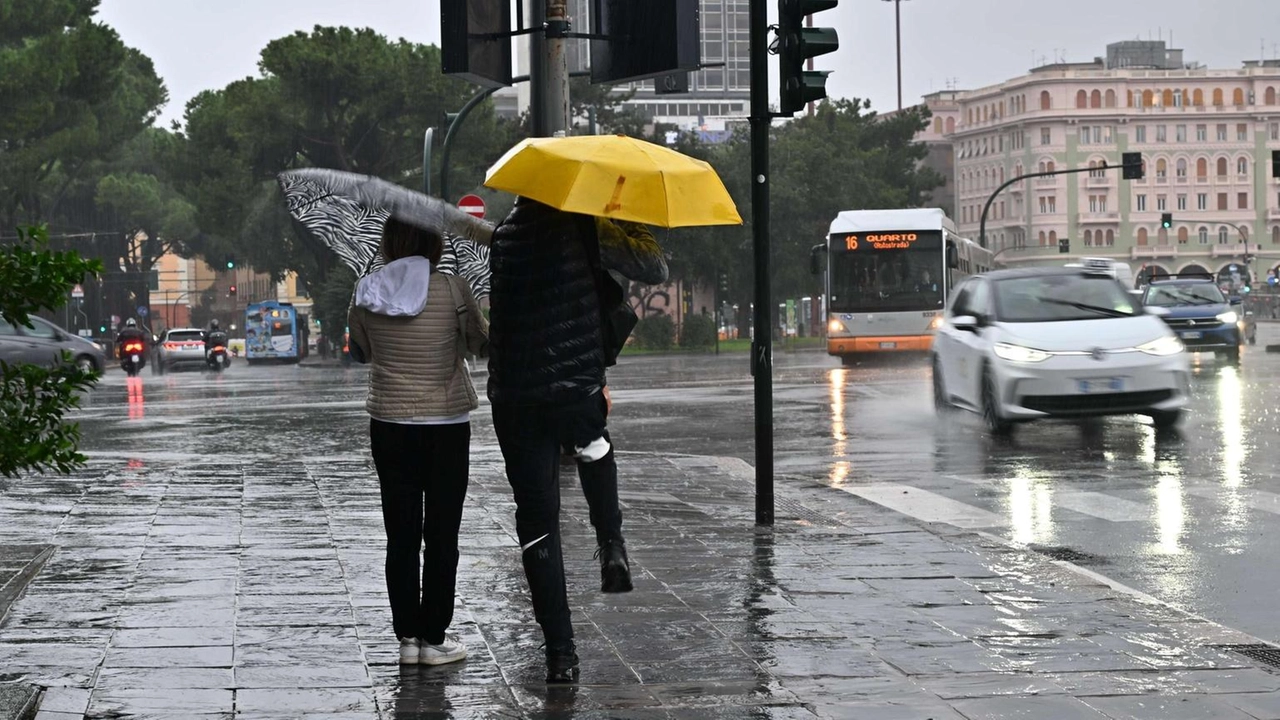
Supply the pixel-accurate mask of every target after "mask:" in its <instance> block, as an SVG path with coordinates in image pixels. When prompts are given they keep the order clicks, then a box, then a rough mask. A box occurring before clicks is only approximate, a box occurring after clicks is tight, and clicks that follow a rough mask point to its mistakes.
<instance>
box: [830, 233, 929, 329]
mask: <svg viewBox="0 0 1280 720" xmlns="http://www.w3.org/2000/svg"><path fill="white" fill-rule="evenodd" d="M882 238H906V239H903V240H890V241H882V240H881V239H882ZM943 272H944V267H943V252H942V233H941V232H940V231H937V230H918V231H903V232H893V233H887V232H886V233H859V234H857V235H833V236H832V237H831V244H830V269H829V273H828V274H829V277H830V283H831V287H830V292H831V306H830V308H831V311H832V312H842V313H857V312H869V311H870V312H894V311H904V310H940V309H942V307H943V306H944V305H945V304H946V297H945V294H946V288H945V286H944V283H943Z"/></svg>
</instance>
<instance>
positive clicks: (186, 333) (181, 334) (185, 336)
mask: <svg viewBox="0 0 1280 720" xmlns="http://www.w3.org/2000/svg"><path fill="white" fill-rule="evenodd" d="M196 340H204V336H203V335H202V334H201V332H200V331H199V330H173V331H171V332H170V333H169V334H168V336H166V337H165V341H166V342H193V341H196Z"/></svg>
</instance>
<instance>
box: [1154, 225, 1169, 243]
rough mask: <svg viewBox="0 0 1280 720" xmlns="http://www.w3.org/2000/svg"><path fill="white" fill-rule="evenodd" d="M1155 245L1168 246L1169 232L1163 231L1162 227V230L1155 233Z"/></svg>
mask: <svg viewBox="0 0 1280 720" xmlns="http://www.w3.org/2000/svg"><path fill="white" fill-rule="evenodd" d="M1156 244H1157V245H1168V244H1169V231H1168V230H1166V229H1164V228H1163V227H1162V228H1160V230H1159V231H1158V232H1157V233H1156Z"/></svg>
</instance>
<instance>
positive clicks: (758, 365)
mask: <svg viewBox="0 0 1280 720" xmlns="http://www.w3.org/2000/svg"><path fill="white" fill-rule="evenodd" d="M749 8H750V9H749V16H750V28H751V30H750V32H751V35H750V38H751V43H750V52H751V119H750V123H751V242H752V249H753V250H754V253H753V254H754V256H755V308H754V310H755V312H754V318H753V323H752V326H753V328H754V330H753V332H752V337H751V375H752V377H753V378H754V380H755V409H756V412H755V426H756V427H755V431H756V432H755V439H756V524H757V525H772V524H773V323H772V322H770V314H771V313H770V310H771V308H772V305H773V301H772V300H771V299H770V294H771V293H770V287H769V280H770V277H769V276H770V272H769V125H770V123H771V121H772V119H773V114H772V113H771V112H770V111H769V64H768V58H769V11H768V8H767V6H766V5H765V0H750V6H749ZM717 330H718V328H717Z"/></svg>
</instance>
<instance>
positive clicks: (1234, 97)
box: [1231, 88, 1244, 105]
mask: <svg viewBox="0 0 1280 720" xmlns="http://www.w3.org/2000/svg"><path fill="white" fill-rule="evenodd" d="M1231 104H1232V105H1244V90H1241V89H1240V88H1236V89H1235V90H1232V91H1231Z"/></svg>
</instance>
